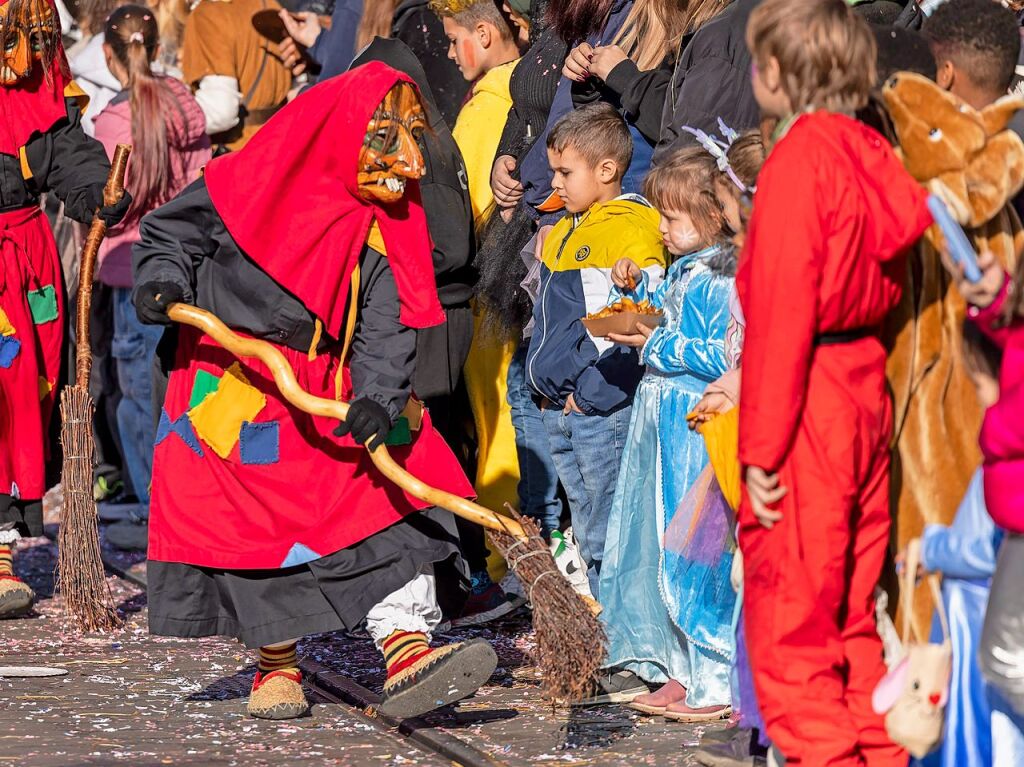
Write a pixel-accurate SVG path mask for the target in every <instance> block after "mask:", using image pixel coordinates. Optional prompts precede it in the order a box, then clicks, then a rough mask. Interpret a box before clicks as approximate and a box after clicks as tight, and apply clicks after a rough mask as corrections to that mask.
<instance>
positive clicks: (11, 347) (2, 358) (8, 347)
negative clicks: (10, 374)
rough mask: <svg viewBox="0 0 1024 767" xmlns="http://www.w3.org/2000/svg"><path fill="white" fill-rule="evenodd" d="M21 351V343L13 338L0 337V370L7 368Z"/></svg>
mask: <svg viewBox="0 0 1024 767" xmlns="http://www.w3.org/2000/svg"><path fill="white" fill-rule="evenodd" d="M20 351H21V341H19V340H18V339H17V338H14V337H13V336H0V368H9V367H10V366H11V365H12V364H14V358H15V357H17V356H18V352H20Z"/></svg>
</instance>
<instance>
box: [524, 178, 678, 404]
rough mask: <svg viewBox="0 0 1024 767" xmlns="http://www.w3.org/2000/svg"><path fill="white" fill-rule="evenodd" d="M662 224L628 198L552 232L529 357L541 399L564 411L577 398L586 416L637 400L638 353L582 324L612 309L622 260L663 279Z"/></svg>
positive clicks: (653, 279) (529, 373)
mask: <svg viewBox="0 0 1024 767" xmlns="http://www.w3.org/2000/svg"><path fill="white" fill-rule="evenodd" d="M658 220H659V215H658V211H656V210H655V209H654V208H653V207H652V206H651V204H650V203H649V202H647V200H645V199H644V198H643V197H640V196H639V195H633V194H631V195H623V196H622V197H617V198H616V199H614V200H612V201H610V202H606V203H598V204H596V205H594V206H592V207H591V208H590V209H589V210H587V211H586V212H584V213H578V214H575V215H571V216H567V217H565V218H563V219H562V220H561V221H559V222H558V223H557V224H556V225H555V228H554V229H552V230H551V232H550V233H549V234H548V236H547V239H546V240H545V242H544V253H543V263H542V264H541V278H540V293H539V295H538V296H537V300H536V303H535V304H534V306H533V320H534V330H533V336H532V337H531V338H530V347H529V351H528V353H527V359H526V377H527V381H528V382H529V384H530V387H531V388H532V389H533V390H534V391H535V392H536V393H537V394H538V395H540V396H541V397H545V398H547V399H548V400H550V401H551V402H554V403H557V404H558V405H559V406H563V405H564V404H565V401H566V399H567V398H568V397H569V395H570V394H572V395H573V401H574V402H575V403H576V406H577V407H578V408H579V409H580V410H582V411H583V412H584V413H585V414H587V415H606V414H608V413H611V412H614V411H615V410H618V409H620V408H622V407H624V406H626V405H628V404H629V403H630V402H631V401H632V399H633V394H634V392H635V391H636V387H637V384H639V383H640V378H641V376H642V375H643V367H641V365H640V361H639V358H638V356H637V352H636V350H635V349H632V348H630V347H627V346H621V345H617V344H613V343H612V342H611V341H608V340H606V339H604V338H594V337H593V336H591V335H590V334H589V333H588V332H587V329H586V328H585V327H583V323H582V322H581V321H580V320H581V319H582V318H583V317H584V316H586V315H587V314H588V313H591V312H596V311H598V310H599V309H601V308H603V307H604V306H605V305H607V303H608V297H609V294H610V293H611V289H612V280H611V271H612V267H613V266H614V265H615V262H616V261H618V260H619V259H620V258H628V259H630V260H631V261H633V262H634V263H635V264H636V265H637V266H639V267H640V268H641V269H642V270H644V272H645V273H646V274H647V276H648V282H649V284H651V285H656V284H657V283H659V282H661V280H662V279H664V276H665V265H666V253H665V248H664V246H663V245H662V241H661V234H660V233H659V231H658Z"/></svg>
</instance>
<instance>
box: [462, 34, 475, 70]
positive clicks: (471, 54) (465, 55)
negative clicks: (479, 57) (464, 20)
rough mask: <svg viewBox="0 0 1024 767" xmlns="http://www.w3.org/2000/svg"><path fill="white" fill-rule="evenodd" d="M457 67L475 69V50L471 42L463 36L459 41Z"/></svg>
mask: <svg viewBox="0 0 1024 767" xmlns="http://www.w3.org/2000/svg"><path fill="white" fill-rule="evenodd" d="M458 45H459V67H460V68H461V69H462V70H463V71H469V72H474V71H476V51H475V50H474V49H473V42H472V41H471V40H468V39H465V38H463V39H462V40H460V41H459V44H458Z"/></svg>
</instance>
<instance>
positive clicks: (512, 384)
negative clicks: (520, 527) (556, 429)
mask: <svg viewBox="0 0 1024 767" xmlns="http://www.w3.org/2000/svg"><path fill="white" fill-rule="evenodd" d="M528 347H529V342H527V341H524V342H523V343H522V344H521V345H520V346H519V349H518V350H517V351H516V353H515V355H514V356H513V357H512V362H511V363H509V366H508V379H507V381H506V383H507V384H508V404H509V407H511V408H512V426H513V427H514V428H515V430H516V453H517V454H518V456H519V509H520V510H521V511H522V513H523V514H525V515H526V516H528V517H530V518H531V519H534V520H536V521H537V524H538V525H540V528H541V534H542V535H543V536H544V537H545V538H547V537H548V536H550V535H551V531H552V530H557V529H558V525H559V521H560V520H561V517H562V501H561V499H560V498H559V497H558V473H557V472H556V471H555V464H554V462H553V461H552V460H551V449H550V448H549V447H548V432H547V429H545V428H544V422H543V421H542V420H541V416H540V409H539V408H538V407H537V405H536V404H535V403H534V401H533V392H532V390H531V389H530V386H529V385H528V384H527V383H526V350H527V348H528Z"/></svg>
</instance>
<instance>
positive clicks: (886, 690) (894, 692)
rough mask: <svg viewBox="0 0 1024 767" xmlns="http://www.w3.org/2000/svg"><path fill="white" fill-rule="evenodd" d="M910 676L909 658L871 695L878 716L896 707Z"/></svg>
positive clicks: (897, 665) (886, 676)
mask: <svg viewBox="0 0 1024 767" xmlns="http://www.w3.org/2000/svg"><path fill="white" fill-rule="evenodd" d="M909 676H910V657H909V656H907V657H906V658H904V659H903V660H901V661H900V662H899V663H897V664H896V665H895V666H893V668H892V670H891V671H889V673H888V674H886V675H885V676H883V677H882V679H881V681H880V682H879V683H878V686H877V687H875V691H874V692H873V693H872V694H871V708H872V709H874V711H875V713H876V714H885V713H887V712H888V711H889V709H891V708H892V707H893V706H895V705H896V701H898V700H899V699H900V696H901V695H902V694H903V690H904V689H905V688H906V686H907V678H908V677H909Z"/></svg>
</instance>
